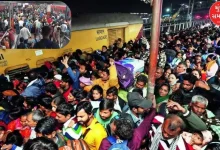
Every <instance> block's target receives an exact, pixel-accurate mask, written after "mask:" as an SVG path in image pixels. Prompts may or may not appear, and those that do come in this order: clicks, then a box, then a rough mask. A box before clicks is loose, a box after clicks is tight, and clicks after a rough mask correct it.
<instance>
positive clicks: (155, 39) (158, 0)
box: [147, 0, 163, 100]
mask: <svg viewBox="0 0 220 150" xmlns="http://www.w3.org/2000/svg"><path fill="white" fill-rule="evenodd" d="M152 4H153V17H152V26H151V42H150V45H151V46H150V61H149V72H148V85H147V98H148V99H149V100H153V98H154V87H155V73H156V68H157V56H158V49H159V38H160V24H161V21H160V20H161V19H160V18H161V13H162V4H163V0H153V3H152Z"/></svg>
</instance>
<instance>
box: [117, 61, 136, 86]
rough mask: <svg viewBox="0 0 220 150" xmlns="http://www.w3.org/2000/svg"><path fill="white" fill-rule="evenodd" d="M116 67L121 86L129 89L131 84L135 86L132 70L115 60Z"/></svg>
mask: <svg viewBox="0 0 220 150" xmlns="http://www.w3.org/2000/svg"><path fill="white" fill-rule="evenodd" d="M115 67H116V70H117V74H118V81H119V84H120V87H121V88H122V89H128V88H129V87H130V86H133V84H134V81H135V80H134V75H133V73H132V72H131V70H129V69H128V68H126V67H124V66H123V65H121V64H120V63H117V62H115Z"/></svg>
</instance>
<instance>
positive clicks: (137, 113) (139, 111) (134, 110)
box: [126, 92, 153, 127]
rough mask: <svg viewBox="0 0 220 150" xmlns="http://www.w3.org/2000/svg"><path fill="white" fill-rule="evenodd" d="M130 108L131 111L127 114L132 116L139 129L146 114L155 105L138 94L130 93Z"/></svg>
mask: <svg viewBox="0 0 220 150" xmlns="http://www.w3.org/2000/svg"><path fill="white" fill-rule="evenodd" d="M128 106H129V109H128V110H127V111H126V113H128V114H130V115H131V117H132V119H133V121H134V124H135V126H136V127H138V126H139V125H140V124H141V122H142V121H143V118H144V114H145V113H146V112H149V110H150V109H151V107H152V106H153V103H152V101H150V100H147V99H145V98H143V97H142V96H141V95H140V94H139V93H138V92H130V93H128Z"/></svg>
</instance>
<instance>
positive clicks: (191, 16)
mask: <svg viewBox="0 0 220 150" xmlns="http://www.w3.org/2000/svg"><path fill="white" fill-rule="evenodd" d="M194 2H195V0H193V1H192V8H191V13H190V19H189V22H190V24H192V19H193V9H194Z"/></svg>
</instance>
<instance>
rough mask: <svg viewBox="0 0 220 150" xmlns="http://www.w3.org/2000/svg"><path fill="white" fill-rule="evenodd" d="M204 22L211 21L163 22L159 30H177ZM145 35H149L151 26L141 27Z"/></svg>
mask: <svg viewBox="0 0 220 150" xmlns="http://www.w3.org/2000/svg"><path fill="white" fill-rule="evenodd" d="M205 23H211V21H210V20H203V21H192V22H191V23H190V22H181V23H164V24H162V25H161V27H160V31H161V32H174V33H175V32H178V31H181V30H184V29H188V28H191V27H195V26H201V25H203V24H205ZM143 32H144V35H145V36H150V32H151V27H150V26H145V27H144V29H143Z"/></svg>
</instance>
